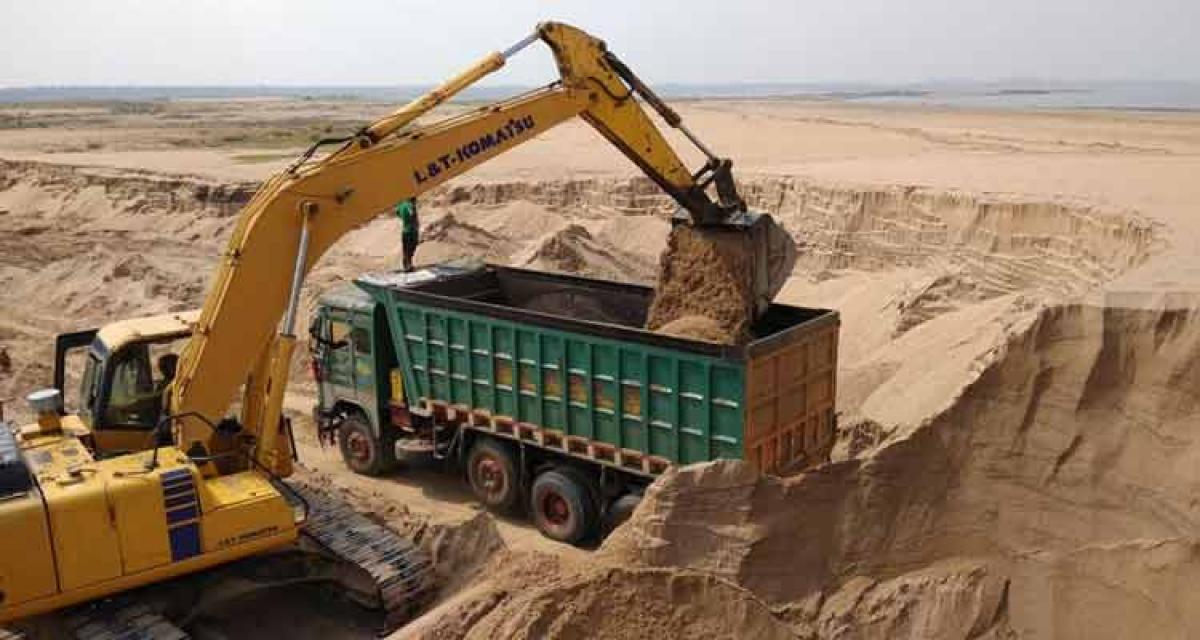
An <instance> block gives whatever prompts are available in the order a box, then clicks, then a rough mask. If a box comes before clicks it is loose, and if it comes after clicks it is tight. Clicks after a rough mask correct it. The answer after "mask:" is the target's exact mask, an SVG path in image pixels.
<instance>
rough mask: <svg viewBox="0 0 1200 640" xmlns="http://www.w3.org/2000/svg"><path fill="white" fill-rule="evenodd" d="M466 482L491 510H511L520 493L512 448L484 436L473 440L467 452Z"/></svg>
mask: <svg viewBox="0 0 1200 640" xmlns="http://www.w3.org/2000/svg"><path fill="white" fill-rule="evenodd" d="M467 482H469V483H470V484H471V492H472V493H474V494H475V497H476V498H477V499H478V500H479V501H480V502H482V503H483V504H484V506H486V507H487V508H488V509H491V510H492V511H498V512H501V513H503V512H508V511H511V510H512V508H513V506H515V505H516V504H517V498H518V497H519V496H520V495H521V488H520V484H519V483H518V481H517V465H516V462H514V461H513V456H512V453H511V451H510V450H509V448H508V447H505V446H504V445H503V444H501V443H499V442H496V441H494V440H492V439H491V438H487V437H480V438H479V439H478V440H476V441H475V445H474V446H472V447H471V453H469V454H467Z"/></svg>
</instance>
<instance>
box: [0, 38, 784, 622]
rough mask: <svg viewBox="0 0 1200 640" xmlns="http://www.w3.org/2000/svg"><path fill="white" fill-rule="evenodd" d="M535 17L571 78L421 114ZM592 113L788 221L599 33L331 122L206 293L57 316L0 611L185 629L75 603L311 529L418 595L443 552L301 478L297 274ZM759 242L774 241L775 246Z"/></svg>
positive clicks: (673, 184)
mask: <svg viewBox="0 0 1200 640" xmlns="http://www.w3.org/2000/svg"><path fill="white" fill-rule="evenodd" d="M539 39H540V40H541V41H543V42H545V43H546V44H547V45H549V47H550V49H551V50H552V51H553V55H554V57H555V59H556V61H557V64H558V70H559V72H560V75H561V78H560V80H558V81H557V82H554V83H552V84H550V85H548V86H546V87H543V88H540V89H537V90H534V91H531V92H528V93H526V94H523V95H520V96H517V97H514V98H511V99H507V100H503V101H500V102H497V103H495V104H490V105H487V106H484V107H481V108H477V109H474V110H471V111H468V112H465V113H461V114H460V115H456V116H452V117H449V118H446V119H444V120H441V121H438V122H436V123H433V124H427V125H419V124H418V123H416V122H415V121H416V119H417V118H418V117H420V116H422V115H424V114H426V113H428V112H429V111H430V110H431V109H433V108H434V107H436V106H438V105H440V104H442V103H444V102H445V101H447V100H449V99H450V98H451V97H453V96H454V95H456V94H458V93H459V92H460V91H462V90H463V89H465V88H466V87H468V86H470V85H472V84H474V83H475V82H476V81H478V80H479V79H481V78H483V77H484V76H486V75H488V74H490V73H492V72H495V71H497V70H499V69H500V68H501V67H503V66H504V65H505V61H506V60H508V59H509V58H510V57H512V56H513V55H515V54H516V53H517V52H518V51H520V50H521V49H524V48H525V47H527V46H528V45H530V44H532V43H533V42H535V41H537V40H539ZM643 103H644V104H646V105H649V106H650V107H651V108H652V109H653V110H654V111H656V112H657V113H658V114H659V115H660V116H661V117H662V118H663V120H665V122H666V123H667V124H668V125H670V126H671V127H673V128H675V129H677V130H678V131H680V132H681V133H682V134H683V136H685V137H686V138H687V139H689V140H691V141H692V142H693V143H694V144H695V145H696V147H697V148H698V149H699V150H700V151H701V152H702V153H703V155H704V156H705V158H706V159H707V160H706V162H705V163H704V165H703V166H702V167H700V168H699V170H697V171H695V172H692V171H690V170H689V169H688V168H687V166H686V165H685V164H684V162H683V161H682V160H681V159H680V157H679V156H678V155H677V154H676V153H675V152H674V151H673V150H672V148H671V146H670V145H669V144H668V143H667V141H666V139H665V138H664V137H663V134H662V133H661V132H660V130H659V129H658V128H657V127H656V126H655V125H654V124H653V123H652V121H651V120H650V117H649V116H648V114H647V112H646V111H644V110H643V108H642V104H643ZM575 116H579V117H582V118H583V119H584V120H585V121H587V122H588V123H589V124H591V125H592V126H594V127H595V128H596V129H597V130H598V131H599V132H600V133H601V134H602V135H603V136H604V137H605V138H606V139H607V140H608V141H609V142H611V143H613V144H614V145H616V146H617V148H619V149H620V150H621V151H622V152H623V153H624V154H625V155H626V156H628V157H629V158H630V159H631V160H632V161H633V162H634V163H635V164H636V165H637V166H638V167H640V168H641V169H642V170H643V171H644V172H645V173H646V174H647V175H648V176H650V177H651V178H652V179H653V180H654V181H655V182H656V183H658V185H659V186H661V187H662V188H663V189H664V190H665V191H666V192H667V193H668V194H670V195H671V196H672V197H673V198H674V199H675V200H676V201H677V202H678V203H679V204H680V206H681V212H682V214H681V215H682V218H681V219H680V223H685V224H695V225H705V226H714V227H724V228H728V229H731V230H734V231H738V232H747V233H758V234H759V237H763V238H764V243H766V242H767V237H768V236H769V235H770V234H769V233H768V234H762V233H760V232H761V231H762V229H763V228H764V227H765V228H767V229H768V230H770V229H773V228H774V227H773V226H772V225H773V223H772V222H771V221H770V218H769V217H768V216H756V215H753V214H749V213H747V211H746V206H745V204H744V202H743V201H742V199H741V198H740V197H738V193H737V190H736V187H735V185H734V181H733V177H732V174H731V170H730V162H729V161H728V160H725V159H721V158H719V157H717V156H716V155H715V154H713V153H712V152H711V151H710V150H709V149H708V148H707V147H705V146H704V145H703V144H702V143H701V142H700V141H699V140H698V139H697V138H696V137H695V136H694V135H693V134H692V133H691V132H690V131H689V130H688V129H687V128H686V127H685V126H684V125H683V122H682V120H681V119H680V117H679V116H678V115H677V114H676V113H675V112H674V111H672V110H671V109H670V108H669V107H668V106H667V105H666V104H665V103H663V101H662V100H660V99H659V98H658V97H657V96H656V95H655V94H654V93H653V92H652V91H651V90H650V89H649V88H647V87H646V86H645V85H644V84H643V83H642V82H641V81H640V80H639V79H638V78H637V76H635V75H634V74H633V72H631V71H630V70H629V68H627V67H626V66H625V65H624V64H622V63H621V61H620V60H618V59H617V57H616V56H614V55H613V54H612V53H611V52H609V51H608V50H607V48H606V46H605V44H604V43H603V42H602V41H600V40H598V39H596V38H594V37H592V36H590V35H588V34H587V33H584V32H583V31H580V30H578V29H575V28H573V27H571V26H568V25H565V24H561V23H553V22H547V23H543V24H540V25H539V26H538V27H537V29H536V31H535V32H534V33H533V34H531V35H530V36H529V37H527V38H525V39H523V40H521V41H520V42H518V43H516V44H515V45H514V46H512V47H511V48H509V49H507V50H505V51H503V52H499V53H492V54H490V55H488V56H486V57H485V58H483V59H482V60H480V61H479V62H478V63H476V64H475V65H474V66H472V67H471V68H470V69H468V70H467V71H465V72H463V73H462V74H460V75H458V76H457V77H455V78H453V79H452V80H450V81H448V82H446V83H445V84H443V85H442V86H440V87H438V88H436V89H434V90H432V91H430V92H429V93H427V94H425V95H423V96H421V97H419V98H417V99H415V100H413V101H412V102H410V103H409V104H407V105H406V106H404V107H403V108H401V109H399V110H398V111H396V112H394V113H392V114H391V115H388V116H386V117H384V118H382V119H380V120H378V121H377V122H374V123H373V124H371V125H369V126H367V127H364V128H363V129H361V130H360V131H358V132H357V133H355V134H354V135H352V136H349V137H347V138H341V139H330V140H321V141H319V142H317V143H316V144H314V145H313V147H312V148H311V149H309V150H308V151H307V152H306V153H305V154H303V156H302V157H301V158H300V159H299V160H297V162H296V163H295V164H293V165H292V166H290V167H289V168H287V169H286V170H284V171H283V172H281V173H279V174H278V175H276V176H274V177H272V178H271V179H269V180H267V181H266V182H265V183H264V184H263V185H262V186H261V188H260V189H259V190H258V192H257V193H256V195H255V196H254V197H253V199H252V200H251V201H250V202H249V203H248V204H247V205H246V207H245V208H244V209H243V210H242V212H241V214H240V216H239V218H238V220H237V223H236V226H235V227H234V229H233V232H232V237H231V238H230V240H229V244H228V247H227V249H226V250H225V252H224V254H223V255H222V256H221V262H220V267H219V270H218V271H217V273H216V276H215V279H214V280H213V282H212V284H211V288H210V290H209V292H208V294H207V297H206V298H205V301H204V305H203V308H202V309H201V310H200V311H199V312H198V313H196V312H192V313H179V314H167V315H163V316H157V317H151V318H142V319H133V320H125V321H120V322H114V323H112V324H109V325H107V326H104V327H103V328H101V329H99V330H96V331H84V332H78V333H73V334H66V335H63V336H60V337H59V340H58V345H57V354H56V363H55V365H56V366H55V387H56V388H55V389H47V390H44V391H40V392H35V393H33V394H31V396H30V397H29V400H30V404H31V406H32V408H33V410H34V412H35V413H36V415H37V421H36V423H32V424H28V425H23V426H19V427H18V426H13V425H6V426H4V427H3V428H0V623H9V622H11V621H14V620H20V619H26V618H29V617H31V616H38V615H40V614H46V613H48V612H59V611H60V610H63V609H69V610H70V612H72V613H71V614H70V615H72V616H74V617H73V618H71V619H72V620H75V622H73V623H72V624H71V632H72V633H74V634H76V636H77V637H80V638H107V637H123V638H143V637H144V638H164V637H183V636H182V635H171V634H173V633H178V630H177V629H175V628H174V627H173V626H172V624H171V623H170V622H169V621H168V620H167V619H168V618H172V619H176V620H178V616H175V615H173V614H172V612H164V611H163V610H161V609H160V610H154V611H149V612H147V611H146V610H145V607H144V606H142V607H141V608H140V609H137V610H138V611H140V613H138V614H136V615H134V614H130V613H128V611H129V609H128V608H127V607H126V608H121V607H125V605H126V604H128V602H122V604H121V606H116V605H114V607H113V608H109V609H106V608H105V607H102V606H99V605H96V604H95V603H94V602H93V604H92V605H89V606H87V607H80V606H78V605H80V604H81V603H84V602H87V601H100V602H115V601H123V600H127V599H129V598H130V594H129V593H128V592H130V591H131V590H137V591H136V593H137V594H139V597H141V596H142V595H146V594H147V591H149V593H150V594H151V595H152V594H153V593H154V592H155V591H156V590H159V589H166V588H167V587H166V586H163V585H165V584H167V583H169V582H173V581H171V580H170V579H174V578H178V577H180V576H188V575H191V574H197V573H204V574H210V573H212V572H214V571H219V570H222V569H216V568H217V567H222V568H228V567H230V566H236V565H238V564H239V562H246V561H245V560H243V559H246V558H251V557H253V561H254V562H259V561H262V559H263V558H280V557H285V558H290V559H292V561H293V564H292V565H289V566H290V567H291V568H290V569H288V570H286V571H281V572H282V573H283V574H285V575H288V576H293V575H294V573H293V572H295V573H299V572H302V571H310V570H313V569H312V567H313V566H316V565H321V562H314V561H311V560H308V559H304V560H300V561H298V562H296V561H294V559H295V558H296V557H297V556H296V554H295V553H294V552H295V551H296V550H297V549H300V548H301V545H303V546H304V547H305V548H306V551H305V555H304V558H309V557H317V558H321V559H323V560H324V561H325V565H327V566H331V567H333V568H332V569H327V570H326V571H325V574H324V575H325V577H327V578H330V579H334V578H337V579H341V580H343V581H345V582H347V583H350V584H351V585H352V587H351V590H352V591H353V593H357V594H358V595H359V596H360V600H361V601H363V602H366V603H368V604H370V605H372V606H376V607H379V608H381V609H382V610H383V611H384V612H385V614H386V619H385V621H384V625H385V626H389V627H394V626H396V625H397V624H401V623H402V622H403V621H404V620H405V619H406V618H407V617H409V616H411V615H413V614H414V613H415V612H416V611H417V610H418V609H419V608H420V606H421V604H422V603H424V602H425V601H426V599H427V598H428V595H429V594H430V593H431V592H432V589H433V585H432V578H431V576H432V572H431V571H430V566H429V561H428V560H427V559H425V558H424V557H422V556H421V554H420V553H419V552H418V551H417V550H416V549H415V548H414V547H413V545H412V544H411V543H410V542H409V541H407V540H404V539H401V538H399V537H397V536H395V535H394V534H392V533H391V532H389V531H387V530H386V529H384V528H383V527H380V526H378V525H375V524H374V523H372V522H370V521H368V520H367V519H366V518H364V517H362V516H358V515H357V514H355V513H354V512H353V511H352V510H350V509H349V508H348V507H347V506H346V505H344V504H342V503H340V502H337V501H336V500H334V499H332V498H331V497H329V496H327V495H324V494H321V493H318V492H314V491H312V490H305V489H302V488H299V487H298V486H293V485H292V484H290V483H287V482H284V478H287V477H288V476H289V475H290V474H291V473H292V466H293V460H294V456H295V447H294V443H293V440H292V438H291V436H292V432H291V423H290V421H289V420H288V419H286V418H285V417H284V416H283V412H282V405H283V398H284V390H285V387H286V385H287V376H288V370H289V364H290V362H291V358H292V352H293V349H294V347H295V343H296V336H295V329H296V316H297V307H298V303H299V299H300V290H301V285H302V283H303V281H304V277H305V274H306V273H307V272H308V271H309V270H310V269H311V268H312V266H313V265H314V264H315V263H316V262H317V261H318V260H319V259H320V257H321V256H322V255H323V254H324V253H325V252H326V250H327V249H329V247H330V246H331V245H332V244H333V243H334V242H335V241H337V240H338V239H339V238H341V237H342V236H343V235H345V234H346V233H347V232H349V231H351V230H353V229H355V228H356V227H359V226H360V225H362V224H364V223H366V222H367V221H369V220H371V219H372V218H374V217H376V216H377V215H379V214H380V213H381V212H384V211H386V210H388V209H389V208H390V207H392V206H393V205H395V203H397V202H398V201H401V200H404V199H406V198H412V197H414V196H417V195H419V194H421V193H423V192H426V191H428V190H429V189H432V188H434V187H436V186H437V185H440V184H442V183H444V182H445V181H447V180H449V179H450V178H453V177H454V176H457V175H460V174H462V173H464V172H466V171H468V170H470V169H472V168H474V167H477V166H479V165H480V164H482V163H483V162H486V161H487V160H489V159H491V158H494V157H496V156H498V155H500V154H502V153H504V152H506V151H509V150H511V149H513V148H515V147H516V146H517V145H520V144H521V143H523V142H527V141H529V140H532V139H533V138H535V137H536V136H537V135H539V134H540V133H542V132H544V131H546V130H548V129H550V128H551V127H553V126H555V125H557V124H559V123H562V122H564V121H566V120H569V119H571V118H573V117H575ZM322 151H327V152H326V153H322ZM711 192H715V198H714V197H712V196H711V195H710V193H711ZM761 253H762V255H763V259H764V261H766V260H770V259H774V260H776V262H777V261H778V256H771V257H768V256H767V254H768V253H769V252H768V250H767V249H766V248H765V247H764V250H763V251H762V252H761ZM770 271H771V268H770V265H766V264H765V262H764V267H763V270H762V271H761V274H762V275H760V276H758V280H757V281H756V287H757V288H758V289H760V294H761V295H765V296H768V297H769V296H771V295H773V294H774V293H775V290H777V289H778V285H779V278H778V277H777V275H778V274H777V273H775V274H774V275H772V276H770V277H768V276H767V275H765V274H767V273H768V272H770ZM775 271H778V269H776V270H775ZM75 350H86V365H84V367H83V369H82V380H81V383H80V390H81V392H80V400H79V408H78V411H77V412H75V413H71V414H67V413H66V412H65V411H64V408H63V400H62V393H63V387H64V385H65V369H66V363H65V358H66V354H68V353H71V352H73V351H75ZM176 352H177V356H176V355H174V354H176ZM176 358H177V360H176ZM156 359H157V361H158V364H159V366H158V368H157V369H156V368H155V367H154V366H153V362H154V361H155V360H156ZM309 551H311V552H312V553H309ZM230 563H232V564H230ZM344 565H348V566H349V569H345V568H344ZM297 567H299V568H297ZM252 573H254V572H252ZM257 573H258V574H262V573H272V572H262V571H259V572H257ZM274 573H280V571H275V572H274ZM238 575H244V574H238ZM164 581H166V582H164ZM174 582H177V581H174ZM147 585H153V586H149V587H147ZM247 588H248V587H247ZM191 591H195V589H191ZM224 591H225V592H226V593H240V591H238V590H237V589H232V590H231V589H225V590H224ZM119 594H120V597H117V598H116V599H115V600H113V597H114V596H118V595H119ZM134 600H135V601H136V600H137V598H134ZM135 604H136V602H135ZM55 617H62V616H55ZM164 630H167V631H164ZM172 630H173V631H172ZM104 634H109V635H104Z"/></svg>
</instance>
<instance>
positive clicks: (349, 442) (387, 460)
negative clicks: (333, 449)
mask: <svg viewBox="0 0 1200 640" xmlns="http://www.w3.org/2000/svg"><path fill="white" fill-rule="evenodd" d="M337 434H338V448H339V449H340V450H341V452H342V460H345V462H346V466H347V467H350V470H351V471H353V472H355V473H360V474H362V475H366V476H377V475H379V474H381V473H384V472H385V471H387V470H388V469H390V468H392V466H393V465H394V464H395V462H396V452H395V450H394V449H392V448H391V445H390V442H386V441H385V440H387V439H386V438H385V439H382V440H381V439H380V438H376V437H375V435H374V434H373V433H371V425H370V424H368V423H367V421H366V419H365V418H363V417H362V416H361V415H358V414H356V413H352V414H350V415H348V416H346V417H345V418H343V419H342V421H341V424H340V425H338V432H337Z"/></svg>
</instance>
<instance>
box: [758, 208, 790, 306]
mask: <svg viewBox="0 0 1200 640" xmlns="http://www.w3.org/2000/svg"><path fill="white" fill-rule="evenodd" d="M746 215H747V216H750V217H753V218H754V222H753V223H752V224H751V225H750V228H749V233H750V242H751V244H752V245H753V246H754V278H753V282H754V306H755V310H756V311H757V314H758V315H762V314H763V313H765V312H766V310H767V307H769V306H771V301H772V300H774V299H775V296H777V295H779V291H780V289H783V285H784V283H786V282H787V279H788V276H789V275H791V273H792V268H793V267H795V266H796V241H795V240H793V239H792V236H791V234H789V233H788V232H787V231H786V230H784V228H783V227H781V226H780V225H779V223H777V222H775V218H772V217H771V216H770V215H768V214H765V213H750V214H746Z"/></svg>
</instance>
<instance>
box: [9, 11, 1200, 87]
mask: <svg viewBox="0 0 1200 640" xmlns="http://www.w3.org/2000/svg"><path fill="white" fill-rule="evenodd" d="M544 19H556V20H563V21H567V22H571V23H573V24H576V25H577V26H580V27H582V28H584V29H586V30H588V31H590V32H591V33H593V34H596V35H597V36H599V37H601V38H603V39H605V40H606V41H607V42H608V44H609V47H610V48H611V49H612V50H613V51H615V52H617V53H618V54H619V55H621V57H622V58H624V59H625V60H626V62H628V63H629V64H630V66H632V67H633V68H634V69H635V70H637V71H638V72H639V73H640V74H641V75H643V77H645V78H646V79H647V80H648V81H650V82H659V83H663V82H686V83H733V82H884V83H887V82H909V81H922V80H929V79H948V78H953V79H975V80H993V79H1005V78H1013V77H1022V78H1029V77H1036V78H1047V79H1075V80H1091V79H1151V80H1162V79H1186V80H1197V79H1200V36H1198V35H1197V31H1196V30H1197V27H1198V26H1200V0H944V1H939V0H825V1H823V2H818V1H815V0H814V1H807V0H793V1H790V2H789V1H786V0H686V1H675V0H657V1H656V0H640V1H639V0H603V1H595V0H594V1H591V2H584V1H582V0H576V1H564V2H539V1H534V0H511V1H508V2H499V1H485V0H405V1H399V0H397V1H392V2H387V1H385V0H337V1H327V0H125V1H124V2H118V1H116V0H103V1H101V0H78V1H68V0H25V1H22V0H0V86H27V85H114V84H120V85H127V84H134V85H197V84H199V85H213V84H221V85H231V84H232V85H245V84H290V85H330V84H333V85H405V84H425V83H432V82H437V81H439V80H441V79H443V78H446V77H447V76H449V75H451V74H452V73H454V72H455V71H457V70H458V69H460V68H462V67H464V66H465V65H467V64H469V63H470V62H471V61H473V60H475V59H476V58H478V57H479V56H481V55H482V54H484V53H486V52H488V51H490V50H493V49H501V48H504V47H506V46H507V45H509V44H511V43H512V42H514V41H516V40H518V39H520V38H521V37H522V36H523V35H525V34H526V33H528V32H530V30H531V29H532V28H533V25H534V24H536V23H537V22H538V21H539V20H544ZM541 49H542V50H541V51H537V52H536V55H532V52H530V53H527V54H526V55H525V56H523V58H524V59H523V60H520V61H519V62H517V63H515V64H513V65H511V66H510V68H509V69H507V70H505V72H503V73H502V74H497V75H496V76H495V77H494V79H492V80H490V83H492V84H540V83H541V82H543V81H548V80H550V79H551V78H552V77H553V73H554V72H553V67H552V66H551V65H550V63H549V54H548V53H547V52H546V51H545V48H544V47H541Z"/></svg>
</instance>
